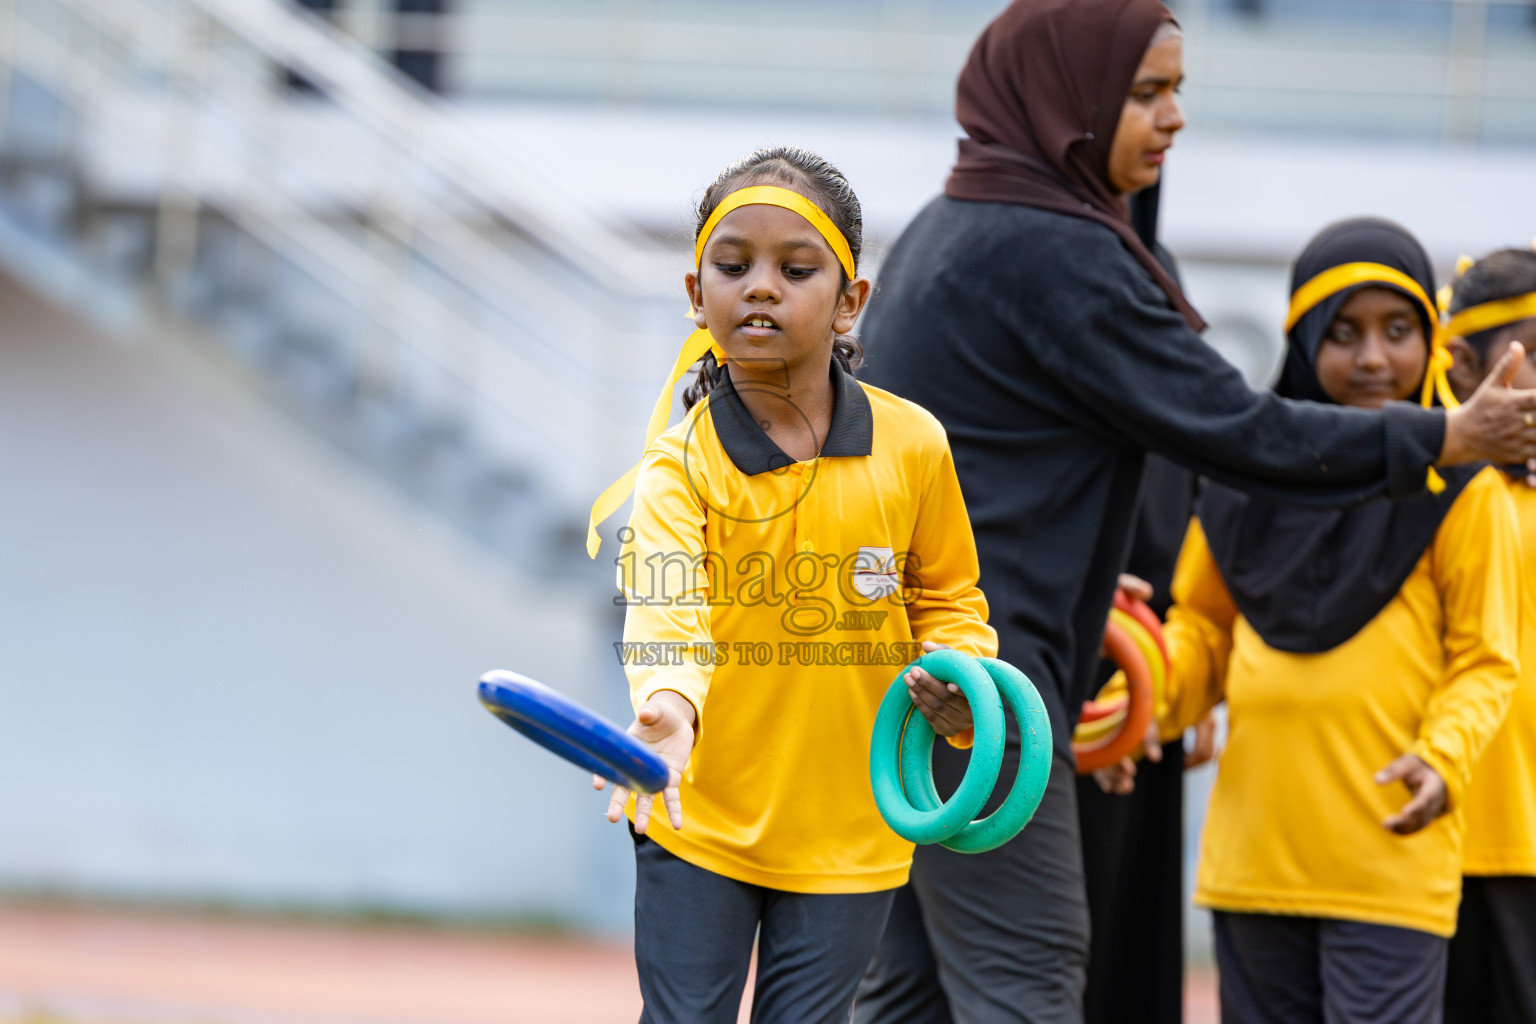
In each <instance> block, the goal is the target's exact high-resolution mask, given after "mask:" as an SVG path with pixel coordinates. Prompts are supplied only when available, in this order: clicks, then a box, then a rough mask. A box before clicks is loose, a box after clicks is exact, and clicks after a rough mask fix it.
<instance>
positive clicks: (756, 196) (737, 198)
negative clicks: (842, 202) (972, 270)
mask: <svg viewBox="0 0 1536 1024" xmlns="http://www.w3.org/2000/svg"><path fill="white" fill-rule="evenodd" d="M742 206H780V207H783V208H784V209H786V210H791V211H793V212H795V213H798V214H799V215H800V216H802V217H804V218H805V219H806V220H807V221H809V222H810V225H811V227H813V228H815V229H816V230H817V232H819V233H820V235H821V237H822V238H825V239H826V240H827V244H828V245H829V246H831V247H832V252H833V253H834V254H835V255H836V256H837V262H838V263H840V264H842V267H843V272H844V273H845V274H847V275H848V280H850V281H852V280H853V279H854V277H856V276H857V275H856V274H855V272H854V265H853V250H852V249H850V248H849V247H848V239H846V238H844V237H843V233H842V232H841V231H839V230H838V229H837V225H836V224H833V223H832V218H830V217H828V216H827V215H826V214H825V213H823V212H822V210H821V208H820V207H818V206H817V205H816V204H815V203H813V202H811V201H810V200H809V199H807V198H805V196H803V195H801V194H800V193H799V192H795V191H792V190H790V189H787V188H780V187H779V186H777V185H752V186H749V187H747V188H743V189H737V190H736V191H735V192H732V193H731V194H730V195H728V196H726V197H725V198H724V199H723V200H721V201H720V205H719V206H716V207H715V209H714V212H713V213H711V214H710V215H709V219H708V220H706V221H705V222H704V226H703V227H702V228H700V229H699V238H698V241H697V242H695V243H694V246H693V262H694V265H695V266H697V265H698V264H699V262H700V261H701V260H702V259H703V258H704V244H705V243H706V242H708V241H709V236H710V235H711V234H713V233H714V230H715V228H716V226H718V225H719V223H720V221H721V219H722V218H724V217H725V215H726V214H728V213H730V212H731V211H732V210H735V209H737V208H738V207H742ZM688 315H689V316H692V315H693V313H692V311H691V310H690V311H689V314H688ZM709 352H713V353H714V355H715V362H717V363H718V364H720V365H721V366H724V365H725V352H724V351H722V350H721V348H720V346H719V344H718V343H717V342H716V341H715V339H714V337H713V336H712V335H711V334H710V333H709V332H708V331H707V330H704V329H702V328H700V329H699V330H696V331H694V332H693V333H692V334H690V335H688V340H687V341H684V342H683V348H682V351H680V352H678V354H677V359H676V361H675V362H673V364H672V373H671V374H670V375H669V376H668V377H667V383H666V384H665V386H663V387H662V389H661V394H660V395H658V396H657V398H656V405H655V407H654V408H652V409H651V419H650V422H649V423H647V424H646V427H645V447H646V448H649V447H650V446H651V442H652V441H654V440H656V438H657V436H658V435H659V434H660V433H661V432H662V431H663V430H666V429H667V420H668V418H669V417H670V416H671V413H672V389H673V388H675V387H676V386H677V382H678V381H680V380H682V379H683V374H685V373H687V372H688V367H690V366H692V365H693V364H694V363H696V362H698V361H699V360H700V359H703V358H704V356H705V354H706V353H709ZM642 450H643V449H642ZM639 473H640V463H638V462H637V463H635V464H634V465H633V466H631V467H629V471H628V472H626V473H625V474H624V475H623V476H621V477H619V478H618V479H617V480H615V481H614V482H613V483H611V484H609V485H608V487H607V489H606V490H604V491H603V493H602V494H600V495H598V496H597V501H595V502H594V503H593V504H592V513H591V515H590V516H589V517H588V519H587V557H588V558H596V557H597V550H598V548H599V547H601V546H602V543H603V541H602V538H601V537H600V536H598V533H597V524H598V523H601V522H602V521H603V520H604V519H607V518H608V517H609V516H611V515H613V514H614V513H615V512H617V511H618V510H619V506H621V505H623V504H624V502H625V501H627V500H628V499H629V496H630V494H631V493H632V492H633V491H634V489H635V478H636V477H637V476H638V475H639Z"/></svg>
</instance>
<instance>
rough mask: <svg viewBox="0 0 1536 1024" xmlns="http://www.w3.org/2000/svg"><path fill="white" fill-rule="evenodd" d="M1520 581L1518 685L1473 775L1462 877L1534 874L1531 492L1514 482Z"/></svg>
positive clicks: (1535, 678) (1534, 523) (1535, 621)
mask: <svg viewBox="0 0 1536 1024" xmlns="http://www.w3.org/2000/svg"><path fill="white" fill-rule="evenodd" d="M1509 489H1510V494H1511V495H1512V496H1513V497H1514V499H1515V511H1516V514H1517V515H1518V516H1519V521H1520V542H1521V548H1522V552H1521V561H1520V569H1521V573H1522V575H1523V576H1524V580H1525V609H1524V610H1525V614H1524V616H1523V617H1522V620H1521V643H1520V683H1519V685H1518V686H1516V687H1515V695H1514V699H1513V700H1511V701H1510V705H1509V713H1508V714H1506V715H1505V716H1504V724H1503V725H1502V726H1500V727H1499V731H1498V732H1497V733H1496V734H1495V735H1494V737H1493V740H1492V741H1491V742H1489V744H1488V749H1487V750H1484V751H1483V756H1482V757H1481V758H1479V759H1478V762H1477V765H1476V767H1474V768H1473V769H1472V783H1471V785H1470V786H1469V787H1468V789H1467V795H1466V798H1465V800H1464V801H1463V803H1462V807H1463V809H1464V810H1465V813H1466V819H1467V835H1466V841H1465V843H1464V845H1463V849H1462V873H1463V874H1468V875H1536V490H1532V489H1531V488H1530V487H1528V486H1526V484H1525V483H1524V482H1517V483H1511V484H1510V485H1509Z"/></svg>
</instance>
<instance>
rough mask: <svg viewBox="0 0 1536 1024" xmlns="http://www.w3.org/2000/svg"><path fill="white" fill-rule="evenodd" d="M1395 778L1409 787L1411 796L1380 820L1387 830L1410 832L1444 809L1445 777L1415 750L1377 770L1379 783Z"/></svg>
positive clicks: (1419, 827) (1446, 802)
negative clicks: (1410, 798) (1414, 752)
mask: <svg viewBox="0 0 1536 1024" xmlns="http://www.w3.org/2000/svg"><path fill="white" fill-rule="evenodd" d="M1398 781H1401V782H1402V783H1403V785H1405V786H1407V787H1408V791H1409V792H1410V793H1412V794H1413V799H1412V800H1409V801H1408V802H1407V803H1406V804H1404V805H1403V809H1402V810H1400V811H1398V812H1397V813H1396V814H1394V815H1392V816H1390V817H1388V818H1387V819H1386V820H1385V821H1383V822H1382V823H1381V824H1382V827H1383V828H1385V829H1386V830H1387V831H1388V832H1396V833H1397V834H1398V835H1400V836H1411V835H1413V833H1415V832H1417V831H1418V830H1419V829H1421V828H1423V827H1424V826H1425V825H1428V824H1429V823H1430V822H1432V821H1434V820H1435V819H1436V818H1438V817H1440V815H1442V814H1444V813H1445V812H1446V810H1447V804H1448V799H1447V796H1446V790H1445V780H1444V779H1442V778H1441V777H1440V773H1439V772H1437V771H1435V770H1434V769H1433V768H1431V767H1430V766H1429V765H1428V764H1427V763H1426V762H1425V761H1424V759H1423V758H1421V757H1419V756H1418V755H1417V754H1404V755H1403V756H1402V757H1400V758H1398V759H1397V760H1395V761H1393V762H1392V763H1391V764H1389V765H1387V766H1386V767H1385V768H1383V769H1382V770H1381V771H1379V772H1377V773H1376V785H1378V786H1385V785H1388V784H1390V783H1393V782H1398Z"/></svg>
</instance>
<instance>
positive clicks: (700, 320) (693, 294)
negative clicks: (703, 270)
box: [683, 270, 709, 331]
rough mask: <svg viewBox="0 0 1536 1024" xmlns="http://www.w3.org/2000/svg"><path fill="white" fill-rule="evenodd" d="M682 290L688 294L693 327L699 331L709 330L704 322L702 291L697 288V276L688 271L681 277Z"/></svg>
mask: <svg viewBox="0 0 1536 1024" xmlns="http://www.w3.org/2000/svg"><path fill="white" fill-rule="evenodd" d="M683 289H684V290H685V291H687V293H688V304H689V305H690V306H692V307H693V326H695V327H697V328H698V329H699V330H701V331H707V330H709V324H707V323H705V322H704V289H703V288H701V287H699V275H698V274H697V273H695V272H694V271H692V270H690V271H688V273H687V274H685V275H683Z"/></svg>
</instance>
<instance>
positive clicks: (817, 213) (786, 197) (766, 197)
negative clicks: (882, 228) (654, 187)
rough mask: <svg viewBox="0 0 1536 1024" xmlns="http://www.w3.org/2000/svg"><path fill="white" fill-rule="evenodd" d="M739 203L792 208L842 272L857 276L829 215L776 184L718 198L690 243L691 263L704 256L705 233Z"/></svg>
mask: <svg viewBox="0 0 1536 1024" xmlns="http://www.w3.org/2000/svg"><path fill="white" fill-rule="evenodd" d="M742 206H782V207H783V208H784V209H786V210H792V211H793V212H795V213H798V214H799V215H800V216H802V217H804V218H805V219H806V220H807V221H809V222H810V225H811V227H813V228H815V229H816V231H817V233H818V234H820V235H821V237H822V238H825V239H826V240H827V244H828V245H829V246H831V247H832V253H833V255H835V256H836V257H837V262H838V263H841V264H842V266H843V273H845V274H847V275H848V280H850V281H852V280H853V279H854V278H855V277H857V276H858V275H857V274H856V273H854V267H853V250H852V249H850V248H848V239H846V238H844V237H843V233H842V232H841V231H839V230H838V229H837V225H836V224H833V223H832V218H831V217H828V216H827V215H826V214H825V213H823V212H822V210H821V207H819V206H817V205H816V204H815V203H813V202H811V201H810V200H809V199H807V198H805V196H803V195H801V194H800V193H799V192H795V191H793V190H792V189H787V188H780V187H779V186H777V185H751V186H748V187H747V188H743V189H737V190H736V191H735V192H732V193H731V194H730V195H728V196H726V197H725V198H724V199H722V200H721V201H720V205H719V206H717V207H715V210H714V212H713V213H711V214H710V215H709V219H708V220H706V221H705V222H704V226H703V227H702V228H700V229H699V237H698V240H697V241H696V242H694V243H693V263H694V266H698V265H699V264H700V263H701V262H702V261H703V259H704V245H705V243H707V242H708V241H709V236H710V235H712V234H714V233H715V228H716V227H717V226H719V224H720V221H721V220H722V219H723V218H724V217H725V215H726V214H728V213H730V212H731V211H732V210H735V209H737V208H739V207H742Z"/></svg>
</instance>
